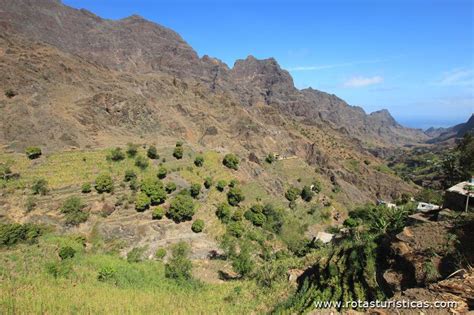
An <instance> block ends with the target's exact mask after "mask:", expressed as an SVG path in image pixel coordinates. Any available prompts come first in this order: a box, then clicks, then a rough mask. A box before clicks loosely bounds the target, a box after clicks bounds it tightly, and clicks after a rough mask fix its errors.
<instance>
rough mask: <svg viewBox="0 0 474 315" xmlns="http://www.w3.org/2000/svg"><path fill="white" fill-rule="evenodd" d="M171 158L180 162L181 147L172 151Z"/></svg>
mask: <svg viewBox="0 0 474 315" xmlns="http://www.w3.org/2000/svg"><path fill="white" fill-rule="evenodd" d="M173 156H174V157H175V158H176V159H178V160H180V159H182V158H183V147H182V146H179V147H178V146H177V147H176V148H174V151H173Z"/></svg>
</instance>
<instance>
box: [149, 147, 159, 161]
mask: <svg viewBox="0 0 474 315" xmlns="http://www.w3.org/2000/svg"><path fill="white" fill-rule="evenodd" d="M146 155H147V156H148V157H149V158H150V159H152V160H157V159H159V158H160V155H159V154H158V151H157V150H156V147H155V146H154V145H152V146H150V147H149V148H148V150H147V151H146Z"/></svg>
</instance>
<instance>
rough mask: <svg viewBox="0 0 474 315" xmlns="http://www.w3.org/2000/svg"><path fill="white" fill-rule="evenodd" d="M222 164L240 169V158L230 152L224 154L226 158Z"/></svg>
mask: <svg viewBox="0 0 474 315" xmlns="http://www.w3.org/2000/svg"><path fill="white" fill-rule="evenodd" d="M222 164H224V165H225V166H226V167H228V168H230V169H233V170H238V169H239V158H238V157H237V156H236V155H235V154H232V153H228V154H226V155H225V156H224V159H223V160H222Z"/></svg>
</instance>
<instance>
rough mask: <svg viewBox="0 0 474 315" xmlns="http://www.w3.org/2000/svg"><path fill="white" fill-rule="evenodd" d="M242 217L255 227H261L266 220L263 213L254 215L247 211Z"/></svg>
mask: <svg viewBox="0 0 474 315" xmlns="http://www.w3.org/2000/svg"><path fill="white" fill-rule="evenodd" d="M244 216H245V218H246V219H247V220H249V221H250V222H252V224H253V225H255V226H262V225H263V224H264V223H265V220H266V218H265V215H264V214H263V213H255V212H253V211H252V210H247V211H246V212H245V214H244Z"/></svg>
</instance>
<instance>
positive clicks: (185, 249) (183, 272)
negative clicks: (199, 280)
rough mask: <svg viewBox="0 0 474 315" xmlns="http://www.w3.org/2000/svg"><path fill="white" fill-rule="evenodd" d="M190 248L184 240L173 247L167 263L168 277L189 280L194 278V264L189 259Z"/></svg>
mask: <svg viewBox="0 0 474 315" xmlns="http://www.w3.org/2000/svg"><path fill="white" fill-rule="evenodd" d="M189 252H190V248H189V245H188V244H186V243H184V242H179V243H177V244H175V245H174V246H173V247H172V248H171V258H170V259H169V261H168V263H167V264H166V265H165V276H166V278H170V279H174V280H178V281H188V280H191V279H192V268H193V264H192V262H191V260H189V258H188V256H189Z"/></svg>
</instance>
